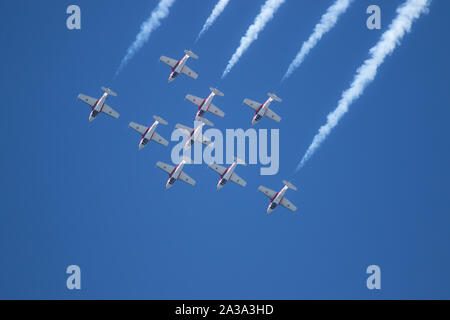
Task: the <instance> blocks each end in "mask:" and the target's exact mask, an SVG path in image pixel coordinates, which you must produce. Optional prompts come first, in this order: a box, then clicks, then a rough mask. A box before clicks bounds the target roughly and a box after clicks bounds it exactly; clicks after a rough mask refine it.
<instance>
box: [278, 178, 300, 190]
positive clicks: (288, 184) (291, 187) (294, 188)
mask: <svg viewBox="0 0 450 320" xmlns="http://www.w3.org/2000/svg"><path fill="white" fill-rule="evenodd" d="M282 182H283V184H284V185H285V186H287V187H288V188H289V189H292V190H297V187H296V186H294V185H293V184H292V183H290V182H289V181H286V180H283V181H282Z"/></svg>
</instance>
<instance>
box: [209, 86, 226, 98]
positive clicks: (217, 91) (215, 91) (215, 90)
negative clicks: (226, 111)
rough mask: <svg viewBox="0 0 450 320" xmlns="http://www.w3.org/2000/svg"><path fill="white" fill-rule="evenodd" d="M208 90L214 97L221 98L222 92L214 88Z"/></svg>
mask: <svg viewBox="0 0 450 320" xmlns="http://www.w3.org/2000/svg"><path fill="white" fill-rule="evenodd" d="M209 90H211V91H212V92H214V94H215V95H218V96H221V97H223V96H224V94H223V92H222V91H219V89H216V88H209Z"/></svg>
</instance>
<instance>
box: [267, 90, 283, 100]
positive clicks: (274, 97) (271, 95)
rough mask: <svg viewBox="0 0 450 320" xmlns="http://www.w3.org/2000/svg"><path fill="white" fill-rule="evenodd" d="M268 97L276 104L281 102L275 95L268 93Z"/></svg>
mask: <svg viewBox="0 0 450 320" xmlns="http://www.w3.org/2000/svg"><path fill="white" fill-rule="evenodd" d="M267 95H268V96H269V97H271V98H272V99H273V100H275V101H278V102H281V101H282V100H281V98H279V97H278V96H277V95H276V94H275V93H270V92H269V93H268V94H267Z"/></svg>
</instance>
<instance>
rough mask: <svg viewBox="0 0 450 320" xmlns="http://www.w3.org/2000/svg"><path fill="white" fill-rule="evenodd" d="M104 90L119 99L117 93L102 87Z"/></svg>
mask: <svg viewBox="0 0 450 320" xmlns="http://www.w3.org/2000/svg"><path fill="white" fill-rule="evenodd" d="M102 90H103V91H105V92H106V93H107V94H109V95H110V96H114V97H117V93H115V92H114V91H112V90H111V89H110V88H105V87H102Z"/></svg>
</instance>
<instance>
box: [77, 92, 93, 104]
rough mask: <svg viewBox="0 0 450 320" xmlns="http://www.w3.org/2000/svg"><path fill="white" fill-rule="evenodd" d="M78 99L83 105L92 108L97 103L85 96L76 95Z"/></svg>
mask: <svg viewBox="0 0 450 320" xmlns="http://www.w3.org/2000/svg"><path fill="white" fill-rule="evenodd" d="M78 99H80V100H81V101H83V102H84V103H87V104H88V105H90V106H91V107H92V106H94V104H95V103H96V102H97V99H95V98H92V97H89V96H87V95H85V94H82V93H80V94H79V95H78Z"/></svg>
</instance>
